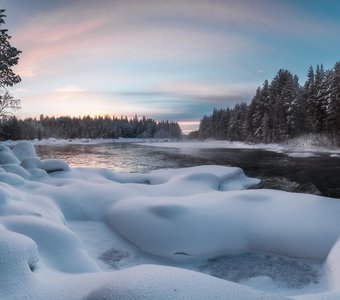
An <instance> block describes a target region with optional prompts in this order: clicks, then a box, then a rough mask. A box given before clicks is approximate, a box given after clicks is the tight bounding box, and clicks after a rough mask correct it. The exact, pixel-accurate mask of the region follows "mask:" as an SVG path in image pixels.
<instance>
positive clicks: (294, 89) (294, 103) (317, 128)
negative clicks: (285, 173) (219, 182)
mask: <svg viewBox="0 0 340 300" xmlns="http://www.w3.org/2000/svg"><path fill="white" fill-rule="evenodd" d="M307 133H314V134H326V135H327V136H328V137H329V138H330V140H331V141H332V144H333V145H336V146H339V145H340V61H339V62H337V63H336V64H335V65H334V67H333V68H332V69H330V70H324V68H323V65H317V67H316V69H315V70H314V68H313V67H312V66H311V67H310V68H309V70H308V73H307V80H306V82H305V83H304V85H300V84H299V79H298V77H297V76H296V75H293V74H292V73H291V72H290V71H288V70H284V69H281V70H279V71H278V73H277V74H276V76H275V77H274V79H273V80H272V81H271V82H270V83H269V82H268V80H265V82H264V84H263V86H262V87H258V88H257V90H256V93H255V96H254V97H253V99H252V101H251V102H250V103H249V104H247V103H240V104H237V105H236V106H235V107H234V108H226V109H214V111H213V113H212V114H211V115H210V116H204V117H203V118H202V119H201V121H200V125H199V129H198V131H195V132H192V133H191V134H190V137H191V138H200V139H206V138H214V139H218V140H231V141H247V142H253V143H273V142H282V141H285V140H287V139H290V138H294V137H297V136H299V135H302V134H307Z"/></svg>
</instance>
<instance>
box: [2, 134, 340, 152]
mask: <svg viewBox="0 0 340 300" xmlns="http://www.w3.org/2000/svg"><path fill="white" fill-rule="evenodd" d="M18 142H21V141H4V142H3V144H5V145H7V146H11V147H13V146H15V145H16V144H17V143H18ZM29 142H31V143H32V144H33V145H45V146H47V145H84V144H88V145H96V144H109V143H135V144H140V145H146V146H153V147H163V148H184V149H214V148H215V149H216V148H225V149H254V150H266V151H273V152H279V153H286V154H287V155H289V156H292V157H301V158H303V157H312V156H315V155H317V153H329V154H330V156H332V157H340V148H339V147H333V146H331V143H330V141H329V139H328V138H327V137H325V136H316V135H312V134H310V135H305V136H301V137H298V138H295V139H291V140H288V141H287V142H285V143H280V144H274V143H273V144H250V143H245V142H238V141H217V140H209V139H208V140H170V139H152V138H119V139H102V138H99V139H55V138H49V139H42V140H37V139H35V140H32V141H29Z"/></svg>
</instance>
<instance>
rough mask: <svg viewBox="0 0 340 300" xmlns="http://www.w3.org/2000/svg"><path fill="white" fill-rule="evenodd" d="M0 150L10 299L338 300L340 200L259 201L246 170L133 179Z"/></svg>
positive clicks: (3, 287) (1, 244)
mask: <svg viewBox="0 0 340 300" xmlns="http://www.w3.org/2000/svg"><path fill="white" fill-rule="evenodd" d="M0 147H1V148H0V164H1V168H0V231H1V234H0V278H1V280H0V299H24V298H27V299H141V298H143V299H287V297H289V298H290V299H336V298H337V297H340V264H339V253H340V252H339V249H340V248H339V245H340V244H339V243H338V242H337V240H338V237H339V234H340V229H339V228H340V220H339V215H340V201H339V200H338V199H331V198H325V197H320V196H314V195H305V194H293V193H287V192H281V191H274V190H257V189H249V188H251V187H255V186H256V185H257V184H258V183H259V180H257V179H253V178H249V177H246V176H245V175H244V173H243V171H242V170H241V169H239V168H231V167H222V166H199V167H192V168H184V169H169V170H157V171H153V172H150V173H148V174H137V173H135V174H124V173H114V172H112V171H110V170H107V169H84V168H82V169H76V168H74V169H72V168H70V167H69V166H68V165H67V164H66V163H65V162H63V161H60V160H53V159H47V160H40V159H39V158H38V157H37V156H36V153H35V150H34V148H33V146H32V144H31V143H28V142H21V143H17V144H16V146H15V147H14V148H12V149H10V148H8V147H7V146H5V145H0ZM292 257H295V258H292ZM235 262H238V263H235ZM211 275H213V276H211ZM216 277H220V279H219V278H216ZM231 281H234V282H231Z"/></svg>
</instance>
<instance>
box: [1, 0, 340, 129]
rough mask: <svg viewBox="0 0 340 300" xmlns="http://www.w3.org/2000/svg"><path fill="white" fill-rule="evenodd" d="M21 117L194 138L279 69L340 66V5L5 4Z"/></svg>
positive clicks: (175, 0)
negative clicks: (94, 120)
mask: <svg viewBox="0 0 340 300" xmlns="http://www.w3.org/2000/svg"><path fill="white" fill-rule="evenodd" d="M0 7H2V8H4V9H6V14H7V18H6V24H5V28H7V29H9V33H10V34H11V35H12V39H11V43H12V45H13V46H15V47H17V48H18V49H20V50H22V52H23V53H22V54H21V58H20V61H19V64H18V66H16V69H15V70H16V71H17V73H18V74H19V75H21V77H22V82H21V83H20V84H18V85H16V86H15V87H13V88H12V89H11V91H12V93H13V94H14V95H15V96H16V97H17V98H20V99H21V102H22V109H21V111H20V112H19V116H20V117H26V116H33V117H35V116H37V117H38V116H39V115H40V114H44V115H55V116H60V115H71V116H79V115H80V116H83V115H87V114H90V115H92V116H95V115H105V114H109V115H116V116H120V115H128V116H131V115H134V114H135V113H136V114H138V115H146V116H148V117H153V118H155V119H157V120H162V119H169V120H173V121H179V122H181V124H182V128H184V129H186V130H187V129H190V128H195V126H197V122H198V121H199V120H200V119H201V118H202V116H203V115H204V114H210V113H211V112H212V109H213V108H214V107H216V108H226V107H228V106H231V107H232V106H234V104H235V103H237V102H240V101H246V102H249V101H250V100H251V98H252V96H253V95H254V92H255V90H256V87H257V86H259V85H262V83H263V81H264V80H265V79H269V80H271V79H272V78H273V76H275V74H276V72H277V71H278V70H279V69H280V68H286V69H289V70H290V71H291V72H293V73H295V74H297V75H298V76H299V78H300V83H303V82H304V80H305V77H306V72H307V69H308V67H309V66H310V65H314V66H315V65H316V64H321V63H322V64H324V66H325V68H331V67H332V66H333V65H334V64H335V62H336V61H338V60H339V59H340V38H339V32H340V17H339V16H340V1H338V0H224V1H222V0H168V1H167V0H110V1H109V0H58V1H57V0H0Z"/></svg>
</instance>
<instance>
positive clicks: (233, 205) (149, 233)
mask: <svg viewBox="0 0 340 300" xmlns="http://www.w3.org/2000/svg"><path fill="white" fill-rule="evenodd" d="M293 207H294V209H292V208H293ZM320 211H322V212H323V213H325V214H326V215H327V219H326V220H325V219H324V218H321V219H320ZM339 215H340V205H339V203H338V200H334V199H331V198H329V199H327V198H321V197H318V196H311V195H303V194H302V195H301V194H291V193H287V192H281V191H271V190H257V191H254V190H252V191H250V190H248V191H236V192H228V193H219V192H212V193H209V194H206V193H202V194H200V195H194V196H185V197H162V199H161V200H160V199H157V198H145V197H138V198H133V199H127V200H125V201H120V202H117V203H116V204H114V205H113V206H112V208H111V211H110V212H109V217H108V222H109V224H110V225H111V226H112V228H113V229H115V230H116V231H118V232H119V233H120V234H121V235H122V236H123V237H124V238H125V239H126V240H128V241H129V242H131V243H132V244H134V245H136V246H137V247H139V248H140V249H141V250H142V251H145V252H148V253H151V254H154V255H158V256H164V257H167V258H173V259H192V258H194V259H201V258H203V257H205V258H206V257H210V258H211V257H216V256H219V255H221V254H223V253H224V254H230V253H241V252H246V251H252V250H253V251H269V252H274V253H280V254H284V255H288V256H294V257H303V258H314V259H325V258H326V256H327V254H328V253H329V251H330V250H331V248H332V246H333V245H334V243H335V242H336V240H337V238H338V236H339V233H340V227H339V226H340V221H339V218H338V216H339ZM278 233H279V234H278Z"/></svg>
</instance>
